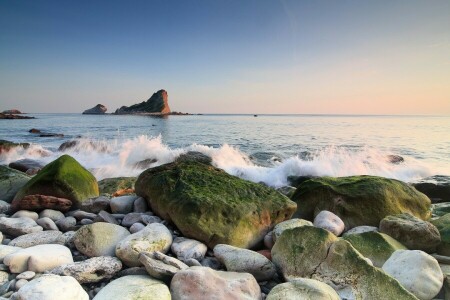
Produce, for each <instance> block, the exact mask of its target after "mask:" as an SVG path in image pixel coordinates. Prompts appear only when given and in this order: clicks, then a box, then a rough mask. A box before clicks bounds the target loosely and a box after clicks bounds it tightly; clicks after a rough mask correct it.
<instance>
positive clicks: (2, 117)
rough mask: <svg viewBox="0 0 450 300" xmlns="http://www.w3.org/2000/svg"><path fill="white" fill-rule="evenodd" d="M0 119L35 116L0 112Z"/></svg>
mask: <svg viewBox="0 0 450 300" xmlns="http://www.w3.org/2000/svg"><path fill="white" fill-rule="evenodd" d="M0 119H7V120H12V119H35V117H28V116H18V115H16V114H9V113H8V114H5V113H0Z"/></svg>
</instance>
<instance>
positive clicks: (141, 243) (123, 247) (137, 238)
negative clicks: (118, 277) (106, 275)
mask: <svg viewBox="0 0 450 300" xmlns="http://www.w3.org/2000/svg"><path fill="white" fill-rule="evenodd" d="M171 244H172V234H171V233H170V231H169V229H167V227H166V226H164V225H162V224H159V223H153V224H149V225H147V226H146V227H145V228H144V229H142V230H141V231H138V232H136V233H133V234H131V235H129V236H127V237H125V238H124V239H122V240H121V241H120V242H119V243H118V244H117V246H116V255H117V257H118V258H120V259H121V260H122V262H123V263H124V264H125V265H127V266H129V267H138V266H140V265H141V263H140V262H139V253H141V252H154V251H160V252H163V253H166V252H167V251H168V250H169V249H170V245H171Z"/></svg>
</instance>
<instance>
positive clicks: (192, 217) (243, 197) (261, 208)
mask: <svg viewBox="0 0 450 300" xmlns="http://www.w3.org/2000/svg"><path fill="white" fill-rule="evenodd" d="M135 188H136V194H137V195H139V196H142V197H144V198H145V199H147V201H148V202H149V204H150V206H151V208H152V210H153V211H154V212H155V213H156V214H158V215H160V216H161V217H162V218H164V219H165V220H168V221H171V222H173V223H174V224H175V225H176V226H177V227H178V229H179V230H180V231H181V232H182V233H183V235H184V236H186V237H191V238H194V239H196V240H199V241H202V242H204V243H206V244H207V245H208V246H209V247H211V248H213V247H214V246H215V245H217V244H228V245H232V246H236V247H240V248H250V247H253V246H255V245H256V244H257V243H259V242H261V241H262V239H263V238H264V235H265V234H266V233H267V232H268V231H269V230H270V229H271V228H272V227H273V226H274V225H275V224H277V223H279V222H282V221H284V220H286V219H289V218H290V217H291V216H292V214H293V213H294V212H295V210H296V204H295V203H294V202H292V201H290V200H289V198H287V197H286V196H284V195H281V194H280V193H278V192H277V191H275V190H274V189H271V188H269V187H266V186H264V185H261V184H256V183H253V182H250V181H246V180H243V179H240V178H237V177H235V176H231V175H229V174H227V173H225V172H224V171H223V170H220V169H217V168H214V167H213V166H211V165H208V164H204V163H201V162H196V161H179V162H174V163H170V164H166V165H162V166H159V167H156V168H152V169H148V170H146V171H144V172H143V173H141V175H139V178H138V180H137V181H136V186H135Z"/></svg>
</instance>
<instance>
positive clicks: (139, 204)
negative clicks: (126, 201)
mask: <svg viewBox="0 0 450 300" xmlns="http://www.w3.org/2000/svg"><path fill="white" fill-rule="evenodd" d="M133 211H134V212H137V213H143V212H146V211H148V204H147V201H146V200H145V199H144V198H142V197H139V198H137V199H136V200H134V203H133Z"/></svg>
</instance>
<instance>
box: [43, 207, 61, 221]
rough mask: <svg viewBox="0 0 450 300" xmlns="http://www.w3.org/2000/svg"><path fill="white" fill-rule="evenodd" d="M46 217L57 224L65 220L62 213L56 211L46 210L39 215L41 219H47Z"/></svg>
mask: <svg viewBox="0 0 450 300" xmlns="http://www.w3.org/2000/svg"><path fill="white" fill-rule="evenodd" d="M46 217H47V218H50V219H51V220H52V221H53V222H57V221H59V220H61V219H64V218H65V216H64V214H63V213H62V212H60V211H59V210H54V209H44V210H43V211H41V212H40V213H39V218H46Z"/></svg>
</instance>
